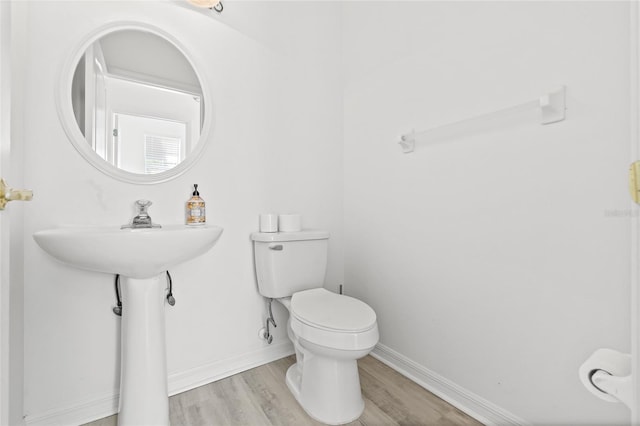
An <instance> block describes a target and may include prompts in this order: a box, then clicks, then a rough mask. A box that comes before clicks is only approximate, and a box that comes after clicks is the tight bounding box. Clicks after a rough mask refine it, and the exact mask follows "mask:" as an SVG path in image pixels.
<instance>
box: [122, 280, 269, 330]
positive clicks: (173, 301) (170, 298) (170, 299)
mask: <svg viewBox="0 0 640 426" xmlns="http://www.w3.org/2000/svg"><path fill="white" fill-rule="evenodd" d="M167 282H168V283H169V292H168V293H167V303H168V304H169V305H170V306H175V304H176V298H175V297H173V279H172V278H171V274H170V273H169V271H167ZM114 287H115V292H116V306H114V307H113V313H114V314H116V315H117V316H119V317H121V316H122V299H121V298H120V274H116V279H115V283H114ZM269 312H271V309H269ZM274 326H275V323H274ZM268 330H269V329H268V325H267V331H268Z"/></svg>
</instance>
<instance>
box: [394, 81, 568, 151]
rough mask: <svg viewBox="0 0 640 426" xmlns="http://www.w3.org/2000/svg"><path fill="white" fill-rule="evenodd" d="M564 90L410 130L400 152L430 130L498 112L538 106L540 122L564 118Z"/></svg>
mask: <svg viewBox="0 0 640 426" xmlns="http://www.w3.org/2000/svg"><path fill="white" fill-rule="evenodd" d="M565 91H566V88H565V86H562V87H560V88H559V89H557V90H553V91H551V92H548V93H545V94H544V95H542V96H541V97H540V98H539V99H536V100H533V101H529V102H525V103H522V104H518V105H514V106H510V107H507V108H502V109H499V110H496V111H492V112H488V113H485V114H480V115H476V116H473V117H469V118H465V119H463V120H458V121H454V122H451V123H447V124H443V125H441V126H438V127H433V128H431V129H428V130H423V131H421V132H417V133H416V131H415V130H412V131H411V133H406V134H404V135H402V136H401V137H400V141H399V142H398V143H399V144H400V146H401V147H402V152H404V153H405V154H406V153H409V152H413V150H414V148H415V144H416V138H417V137H421V136H424V135H426V134H428V133H430V132H433V131H434V130H441V129H444V128H447V127H454V126H457V125H460V124H462V123H467V122H470V121H476V120H481V119H485V118H489V117H490V116H494V115H498V114H504V113H507V112H515V111H520V110H528V109H531V108H540V124H551V123H556V122H558V121H562V120H564V114H565V108H566V106H565Z"/></svg>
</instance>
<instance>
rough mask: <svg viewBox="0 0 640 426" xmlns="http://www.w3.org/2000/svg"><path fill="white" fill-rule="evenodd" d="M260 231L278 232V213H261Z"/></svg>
mask: <svg viewBox="0 0 640 426" xmlns="http://www.w3.org/2000/svg"><path fill="white" fill-rule="evenodd" d="M260 232H278V215H277V214H275V213H263V214H261V215H260Z"/></svg>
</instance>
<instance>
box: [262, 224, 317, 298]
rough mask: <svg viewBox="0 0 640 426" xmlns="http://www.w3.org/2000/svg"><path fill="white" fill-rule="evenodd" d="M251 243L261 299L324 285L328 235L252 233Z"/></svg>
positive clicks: (283, 295)
mask: <svg viewBox="0 0 640 426" xmlns="http://www.w3.org/2000/svg"><path fill="white" fill-rule="evenodd" d="M251 239H252V240H253V249H254V255H255V266H256V277H257V279H258V290H259V291H260V294H261V295H263V296H265V297H271V298H274V299H276V298H280V297H288V296H291V295H293V294H294V293H296V292H298V291H302V290H308V289H311V288H318V287H322V286H323V285H324V276H325V273H326V270H327V247H328V240H329V233H328V232H326V231H299V232H254V233H252V234H251Z"/></svg>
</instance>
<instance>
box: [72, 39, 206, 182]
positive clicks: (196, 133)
mask: <svg viewBox="0 0 640 426" xmlns="http://www.w3.org/2000/svg"><path fill="white" fill-rule="evenodd" d="M72 104H73V112H74V116H75V119H76V122H77V123H78V126H79V128H80V131H81V132H82V134H83V135H84V137H85V140H86V141H87V143H88V144H89V145H90V146H91V148H92V149H93V150H94V151H95V152H96V153H97V154H98V155H99V156H100V157H102V158H103V159H104V160H105V161H107V162H108V163H110V164H112V165H113V166H116V167H118V168H119V169H122V170H125V171H128V172H131V173H136V174H155V173H161V172H164V171H167V170H170V169H171V168H173V167H175V166H176V165H177V164H179V163H180V162H181V161H183V160H184V159H185V158H186V157H187V156H188V155H189V153H190V152H191V151H192V150H193V148H194V147H195V145H196V144H197V143H198V140H199V137H200V133H201V128H202V121H203V117H204V101H203V96H202V87H201V85H200V82H199V80H198V77H197V75H196V73H195V71H194V70H193V68H192V67H191V64H190V63H189V61H188V60H187V59H186V58H185V57H184V55H183V54H182V53H181V52H180V51H179V50H178V49H177V48H176V47H175V46H174V45H173V44H172V43H170V42H169V41H167V40H165V39H163V38H162V37H160V36H157V35H155V34H153V33H150V32H146V31H141V30H120V31H115V32H112V33H109V34H107V35H105V36H103V37H101V38H100V39H98V40H97V41H95V42H94V43H93V44H91V45H90V46H89V47H88V48H87V49H86V51H85V52H84V55H83V56H82V58H81V59H80V61H79V63H78V66H77V67H76V70H75V73H74V76H73V82H72Z"/></svg>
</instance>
